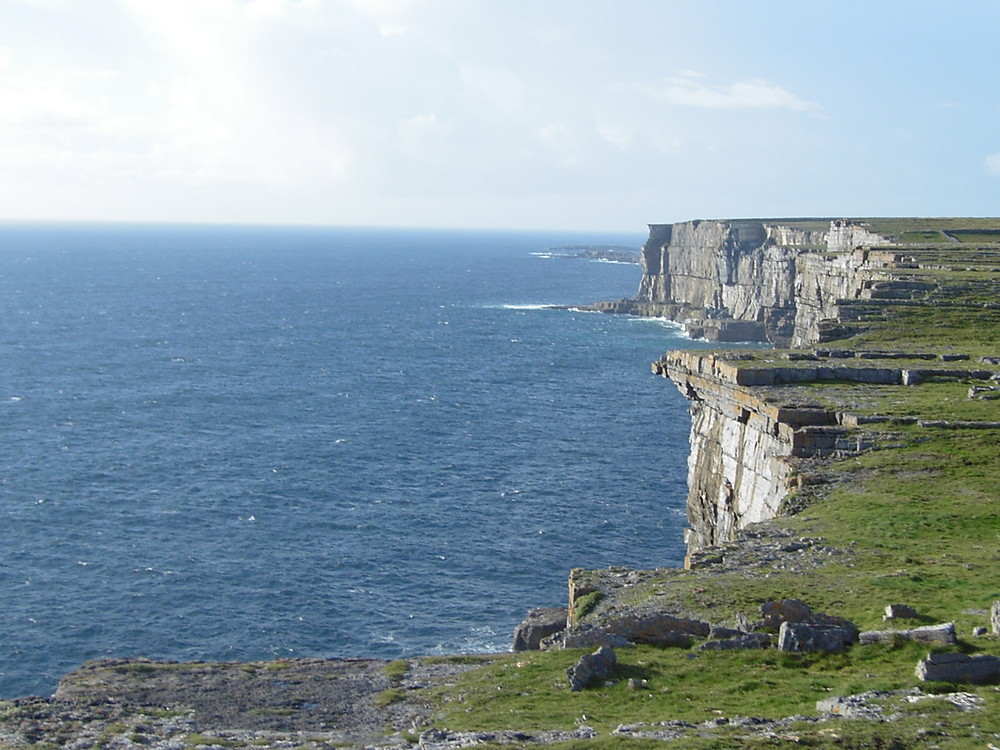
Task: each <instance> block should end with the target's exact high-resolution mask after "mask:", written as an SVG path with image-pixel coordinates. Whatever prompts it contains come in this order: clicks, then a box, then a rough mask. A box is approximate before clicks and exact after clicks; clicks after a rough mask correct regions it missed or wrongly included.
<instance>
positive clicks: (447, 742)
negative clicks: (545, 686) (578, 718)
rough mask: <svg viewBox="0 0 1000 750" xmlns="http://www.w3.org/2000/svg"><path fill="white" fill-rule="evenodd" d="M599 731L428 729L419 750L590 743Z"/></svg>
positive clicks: (423, 735) (422, 736)
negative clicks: (455, 730) (588, 741)
mask: <svg viewBox="0 0 1000 750" xmlns="http://www.w3.org/2000/svg"><path fill="white" fill-rule="evenodd" d="M596 736H597V732H596V731H595V730H593V729H591V728H590V727H588V726H580V727H577V728H576V729H573V730H543V731H535V732H518V731H511V730H504V731H500V732H451V731H449V730H447V729H428V730H427V731H425V732H424V733H423V734H421V735H420V743H419V745H418V747H419V748H420V750H457V749H458V748H467V747H476V746H477V745H489V746H491V747H492V746H496V745H517V746H523V745H524V744H532V745H547V744H552V743H556V742H571V741H574V740H576V741H579V740H590V739H593V738H594V737H596Z"/></svg>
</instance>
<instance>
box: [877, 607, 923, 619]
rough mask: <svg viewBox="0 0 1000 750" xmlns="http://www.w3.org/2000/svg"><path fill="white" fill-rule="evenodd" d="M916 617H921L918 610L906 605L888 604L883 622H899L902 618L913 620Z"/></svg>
mask: <svg viewBox="0 0 1000 750" xmlns="http://www.w3.org/2000/svg"><path fill="white" fill-rule="evenodd" d="M916 617H920V615H919V614H918V613H917V610H915V609H914V608H913V607H909V606H907V605H905V604H887V605H885V614H884V615H882V619H883V620H898V619H900V618H906V619H909V620H912V619H914V618H916Z"/></svg>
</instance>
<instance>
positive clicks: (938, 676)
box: [916, 653, 1000, 684]
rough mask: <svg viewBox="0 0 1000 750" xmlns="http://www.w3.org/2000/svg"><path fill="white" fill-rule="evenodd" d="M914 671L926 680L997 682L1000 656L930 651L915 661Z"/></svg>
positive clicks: (999, 672) (999, 675)
mask: <svg viewBox="0 0 1000 750" xmlns="http://www.w3.org/2000/svg"><path fill="white" fill-rule="evenodd" d="M916 673H917V677H918V678H920V679H921V680H924V681H927V682H929V681H937V682H971V683H976V684H984V683H990V682H998V681H1000V658H997V657H996V656H992V655H990V654H976V655H975V656H969V655H968V654H957V653H938V654H935V653H930V654H927V656H925V657H924V658H923V659H921V660H920V661H918V662H917V668H916Z"/></svg>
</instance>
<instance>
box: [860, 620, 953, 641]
mask: <svg viewBox="0 0 1000 750" xmlns="http://www.w3.org/2000/svg"><path fill="white" fill-rule="evenodd" d="M897 638H898V639H902V640H906V641H916V642H917V643H927V644H932V645H935V646H954V645H955V644H956V643H958V638H957V637H956V636H955V623H953V622H946V623H944V624H943V625H925V626H924V627H921V628H912V629H910V630H866V631H865V632H864V633H862V634H861V635H860V637H859V639H860V641H861V645H862V646H868V645H871V644H873V643H884V644H891V643H892V642H893V641H894V640H896V639H897Z"/></svg>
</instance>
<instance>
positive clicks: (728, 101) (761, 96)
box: [641, 72, 822, 113]
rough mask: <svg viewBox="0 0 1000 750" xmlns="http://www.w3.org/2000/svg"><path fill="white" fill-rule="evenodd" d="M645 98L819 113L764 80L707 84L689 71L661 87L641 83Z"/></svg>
mask: <svg viewBox="0 0 1000 750" xmlns="http://www.w3.org/2000/svg"><path fill="white" fill-rule="evenodd" d="M641 90H642V91H643V92H644V93H645V94H646V95H647V96H649V97H651V98H653V99H656V100H658V101H663V102H666V103H668V104H676V105H678V106H682V107H699V108H704V109H788V110H792V111H794V112H813V113H815V112H819V111H820V110H821V109H822V107H821V106H820V105H819V104H816V103H815V102H809V101H806V100H804V99H800V98H799V97H797V96H795V95H794V94H792V93H790V92H788V91H786V90H785V89H783V88H781V87H780V86H776V85H774V84H772V83H768V82H767V81H762V80H759V79H750V80H746V81H737V82H736V83H730V84H710V83H704V82H702V81H701V80H699V77H698V76H697V75H695V74H693V73H690V72H688V73H685V74H683V75H680V76H675V77H672V78H668V79H667V81H666V82H665V83H664V84H663V85H661V86H645V87H642V88H641Z"/></svg>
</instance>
